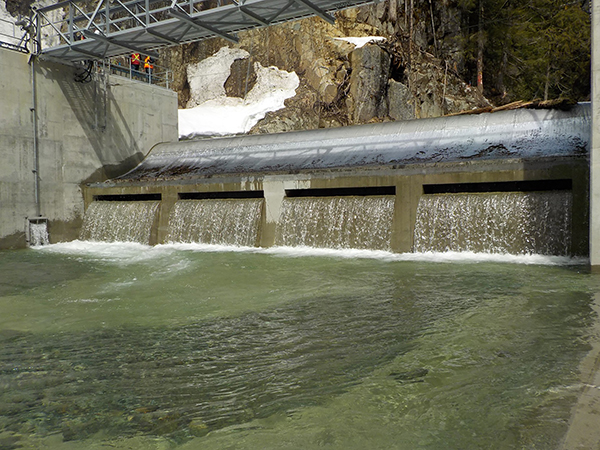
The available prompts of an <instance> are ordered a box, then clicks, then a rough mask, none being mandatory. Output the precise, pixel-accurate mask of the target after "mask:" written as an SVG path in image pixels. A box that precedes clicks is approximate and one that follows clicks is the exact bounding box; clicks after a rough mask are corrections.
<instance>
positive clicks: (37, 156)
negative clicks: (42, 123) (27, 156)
mask: <svg viewBox="0 0 600 450" xmlns="http://www.w3.org/2000/svg"><path fill="white" fill-rule="evenodd" d="M29 65H30V66H31V108H30V109H31V113H32V114H33V170H32V172H33V180H34V181H33V187H34V197H35V215H36V217H41V215H42V213H41V201H40V176H39V168H40V154H39V143H38V123H37V92H36V83H35V55H34V54H32V55H31V57H30V59H29Z"/></svg>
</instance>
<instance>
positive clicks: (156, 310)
mask: <svg viewBox="0 0 600 450" xmlns="http://www.w3.org/2000/svg"><path fill="white" fill-rule="evenodd" d="M0 274H1V277H0V311H1V312H2V313H1V315H0V448H3V449H4V448H7V449H8V448H28V449H33V448H36V449H41V448H49V449H50V448H51V449H81V448H86V449H88V448H89V449H94V448H123V449H124V448H139V449H170V448H177V449H196V448H202V449H226V448H235V449H259V448H260V449H281V448H292V449H300V448H301V449H312V448H331V449H366V448H368V449H411V450H413V449H441V448H443V449H514V448H531V449H533V448H543V449H550V448H558V447H559V445H560V443H561V441H562V439H563V437H564V435H565V433H566V431H567V429H568V425H569V419H570V417H571V411H572V408H573V405H574V404H575V402H576V401H577V397H578V395H579V393H580V392H581V390H582V386H583V383H582V380H581V379H580V374H579V371H578V367H579V365H580V363H581V361H582V359H583V358H584V357H585V355H586V354H587V353H588V352H589V350H590V342H591V340H593V339H595V338H596V336H594V332H593V325H594V324H595V321H596V319H597V318H596V316H595V314H594V312H593V303H594V295H595V293H596V292H597V291H598V287H599V283H598V281H599V279H598V277H596V276H594V275H592V274H589V273H588V271H587V268H586V266H585V261H581V260H574V259H569V258H560V257H541V256H526V255H522V256H518V257H516V256H504V255H486V254H471V253H463V254H460V253H446V254H433V253H426V254H406V255H396V254H392V253H387V252H371V251H351V250H349V251H326V250H312V249H308V248H299V249H291V248H271V249H264V250H261V249H252V248H237V249H234V248H231V247H217V246H203V245H196V244H188V245H161V246H156V247H149V246H144V245H139V244H131V243H130V244H118V243H117V244H106V243H93V242H80V241H76V242H73V243H67V244H56V245H49V246H44V247H39V248H35V249H28V250H19V251H4V252H2V253H0Z"/></svg>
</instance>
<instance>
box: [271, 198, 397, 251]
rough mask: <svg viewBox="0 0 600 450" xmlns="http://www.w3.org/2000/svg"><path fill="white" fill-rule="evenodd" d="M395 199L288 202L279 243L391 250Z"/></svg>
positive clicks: (292, 199) (302, 199)
mask: <svg viewBox="0 0 600 450" xmlns="http://www.w3.org/2000/svg"><path fill="white" fill-rule="evenodd" d="M393 214H394V197H393V196H363V197H353V196H348V197H317V198H315V197H307V198H287V199H284V201H283V205H282V211H281V216H280V218H279V224H278V227H277V234H276V240H275V243H276V244H277V245H284V246H291V247H296V246H309V247H321V248H358V249H372V250H389V249H390V239H391V233H392V218H393Z"/></svg>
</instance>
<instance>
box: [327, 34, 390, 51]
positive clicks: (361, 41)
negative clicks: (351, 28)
mask: <svg viewBox="0 0 600 450" xmlns="http://www.w3.org/2000/svg"><path fill="white" fill-rule="evenodd" d="M334 39H336V40H338V41H346V42H349V43H350V44H353V45H354V46H355V47H356V48H361V47H363V46H364V45H366V44H368V43H369V42H377V41H385V38H384V37H383V36H366V37H343V38H334Z"/></svg>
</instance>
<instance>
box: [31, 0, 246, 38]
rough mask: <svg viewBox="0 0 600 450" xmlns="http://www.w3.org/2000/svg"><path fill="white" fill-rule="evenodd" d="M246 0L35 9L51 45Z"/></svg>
mask: <svg viewBox="0 0 600 450" xmlns="http://www.w3.org/2000/svg"><path fill="white" fill-rule="evenodd" d="M244 3H245V0H238V1H236V0H133V1H131V0H130V1H121V0H97V1H96V3H95V4H94V3H93V2H89V1H81V0H79V1H76V0H67V1H61V2H58V3H56V4H53V5H49V6H44V7H40V8H37V9H36V10H35V12H36V14H37V18H38V20H39V29H40V30H41V32H42V34H44V35H45V36H46V40H47V42H49V43H50V46H60V45H70V44H73V43H74V42H75V41H77V40H80V39H81V38H82V37H85V36H86V35H89V33H98V34H100V35H101V36H103V37H110V36H112V35H115V34H118V33H120V32H122V31H125V30H129V29H134V28H141V29H145V28H147V27H149V26H150V25H152V24H156V23H158V22H161V21H164V20H167V19H172V18H173V11H175V12H177V11H181V12H185V13H186V14H193V13H196V12H199V11H204V10H207V9H213V8H219V7H221V6H225V5H230V4H235V5H237V4H242V5H243V4H244Z"/></svg>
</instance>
